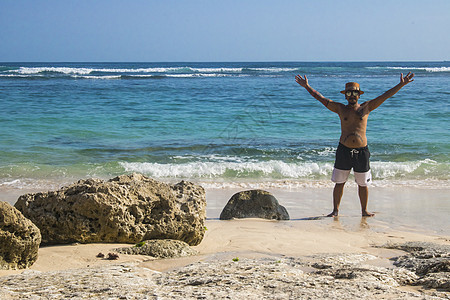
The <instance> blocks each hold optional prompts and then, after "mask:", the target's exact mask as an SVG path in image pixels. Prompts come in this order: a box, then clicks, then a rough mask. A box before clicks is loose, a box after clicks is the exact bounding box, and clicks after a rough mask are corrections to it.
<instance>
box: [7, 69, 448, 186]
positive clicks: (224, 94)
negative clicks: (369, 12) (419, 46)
mask: <svg viewBox="0 0 450 300" xmlns="http://www.w3.org/2000/svg"><path fill="white" fill-rule="evenodd" d="M409 71H411V72H414V73H415V74H416V75H415V81H414V82H412V83H410V84H409V85H407V86H405V87H404V88H403V89H402V90H400V92H398V93H397V94H396V95H395V96H394V97H392V98H390V99H388V100H387V101H386V102H385V103H384V104H383V105H382V106H380V107H379V108H378V109H376V110H374V111H373V112H372V113H371V114H370V116H369V122H368V129H367V137H368V141H369V148H370V150H371V153H372V156H371V167H372V173H373V179H374V184H375V185H377V184H378V185H389V186H391V185H394V186H396V185H401V186H404V185H407V186H417V185H423V186H429V187H441V188H442V187H443V186H447V187H448V183H449V180H450V175H449V174H450V172H449V171H450V156H449V153H450V134H449V124H450V122H449V121H450V114H449V108H450V104H449V98H450V62H316V63H314V62H224V63H218V62H214V63H190V62H179V63H0V126H1V131H0V158H1V159H0V188H14V189H46V188H48V187H52V186H53V185H54V184H61V183H70V182H72V181H74V180H78V179H81V178H88V177H99V178H111V177H113V176H116V175H119V174H124V173H131V172H140V173H143V174H145V175H148V176H150V177H153V178H155V179H159V180H163V181H168V182H175V181H180V180H190V181H194V182H197V183H200V184H203V185H205V186H206V187H236V186H242V185H246V184H247V185H252V184H254V185H260V186H265V185H266V186H280V187H294V186H295V187H298V186H323V185H329V184H331V183H330V181H329V179H330V177H331V171H332V169H333V162H334V152H335V150H336V148H337V145H338V141H339V135H340V124H339V118H338V116H337V115H336V114H334V113H332V112H331V111H329V110H327V109H326V108H325V107H324V106H323V105H322V104H320V103H319V102H318V101H317V100H315V99H314V98H312V97H311V96H310V95H309V94H308V93H307V92H306V90H304V89H303V88H302V87H300V86H299V85H298V84H297V83H296V82H295V79H294V77H295V75H296V74H301V75H304V74H306V75H307V76H308V79H309V83H310V85H311V86H312V87H313V88H315V89H317V90H318V91H319V92H321V93H322V94H323V95H324V96H325V97H328V98H330V99H332V100H334V101H338V102H342V103H346V100H345V97H344V96H343V95H342V94H341V93H339V91H341V90H343V89H344V85H345V83H346V82H348V81H356V82H359V83H360V84H361V89H362V90H364V91H365V94H364V95H362V97H361V99H360V103H362V102H364V101H367V100H370V99H373V98H375V97H377V96H378V95H380V94H382V93H383V92H385V91H386V90H388V89H390V88H391V87H393V86H395V85H396V84H397V83H398V82H399V79H400V73H402V72H403V73H405V74H406V73H408V72H409Z"/></svg>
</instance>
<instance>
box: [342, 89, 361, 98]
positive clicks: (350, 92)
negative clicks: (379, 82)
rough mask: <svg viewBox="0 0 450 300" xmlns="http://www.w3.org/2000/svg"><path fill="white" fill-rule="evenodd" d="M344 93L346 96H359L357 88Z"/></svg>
mask: <svg viewBox="0 0 450 300" xmlns="http://www.w3.org/2000/svg"><path fill="white" fill-rule="evenodd" d="M345 95H347V96H348V97H350V96H351V95H353V96H359V91H358V90H349V91H346V92H345Z"/></svg>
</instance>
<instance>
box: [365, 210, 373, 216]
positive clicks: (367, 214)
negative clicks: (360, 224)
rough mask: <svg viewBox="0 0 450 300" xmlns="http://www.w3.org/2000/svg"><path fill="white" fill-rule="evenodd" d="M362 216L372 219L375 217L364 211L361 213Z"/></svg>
mask: <svg viewBox="0 0 450 300" xmlns="http://www.w3.org/2000/svg"><path fill="white" fill-rule="evenodd" d="M362 216H363V217H373V216H375V214H373V213H370V212H368V211H367V210H366V211H363V212H362Z"/></svg>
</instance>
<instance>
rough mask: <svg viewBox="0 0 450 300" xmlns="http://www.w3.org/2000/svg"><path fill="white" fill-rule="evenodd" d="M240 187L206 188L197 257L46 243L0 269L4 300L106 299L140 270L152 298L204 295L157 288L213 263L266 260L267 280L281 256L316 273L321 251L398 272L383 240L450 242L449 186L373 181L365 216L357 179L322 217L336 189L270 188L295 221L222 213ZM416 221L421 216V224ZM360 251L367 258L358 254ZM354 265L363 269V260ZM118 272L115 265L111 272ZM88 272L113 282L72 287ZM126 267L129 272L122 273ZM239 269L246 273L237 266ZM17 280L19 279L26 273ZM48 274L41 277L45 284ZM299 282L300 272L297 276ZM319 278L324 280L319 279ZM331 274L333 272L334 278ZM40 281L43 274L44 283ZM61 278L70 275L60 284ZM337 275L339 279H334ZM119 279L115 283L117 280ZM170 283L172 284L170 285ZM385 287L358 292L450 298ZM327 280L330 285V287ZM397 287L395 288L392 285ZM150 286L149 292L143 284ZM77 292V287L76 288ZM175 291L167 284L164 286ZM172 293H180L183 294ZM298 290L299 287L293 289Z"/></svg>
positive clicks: (251, 264) (213, 294) (210, 293)
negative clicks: (27, 264)
mask: <svg viewBox="0 0 450 300" xmlns="http://www.w3.org/2000/svg"><path fill="white" fill-rule="evenodd" d="M236 191H238V189H236V190H235V189H209V190H207V193H206V195H207V202H208V206H207V216H208V218H207V221H206V227H207V231H206V235H205V237H204V239H203V241H202V242H201V243H200V244H199V245H198V246H195V247H193V248H194V249H195V250H197V251H198V253H199V254H198V255H196V256H191V257H183V258H174V259H155V258H152V257H149V256H142V255H140V256H139V255H138V256H136V255H124V254H120V255H119V259H118V260H106V259H101V258H97V257H96V255H97V254H98V253H99V252H102V253H104V254H107V253H109V252H113V251H114V249H115V248H118V247H123V246H127V245H123V244H85V245H83V244H72V245H61V246H47V247H41V248H40V250H39V258H38V260H37V261H36V263H35V264H34V265H33V266H32V267H31V268H30V269H28V270H2V271H0V276H1V277H0V282H3V284H2V289H1V290H0V295H3V296H4V297H6V298H5V299H8V297H11V298H13V299H14V297H16V298H17V297H19V296H18V293H19V291H20V292H21V293H22V292H25V293H26V295H29V298H30V299H32V296H33V295H34V296H42V297H45V296H52V297H55V298H58V297H59V298H65V297H67V296H68V295H71V296H73V297H75V298H76V297H79V298H83V297H94V298H96V297H97V298H99V299H101V298H105V299H106V298H108V297H109V298H111V297H115V296H117V295H120V294H121V293H125V290H126V289H127V288H132V287H134V286H135V285H134V284H136V281H135V280H137V279H136V278H138V279H139V280H141V281H142V282H141V281H139V282H141V283H142V284H143V285H144V286H147V288H148V289H150V290H153V291H154V294H151V293H150V294H147V297H148V299H166V298H167V299H177V298H201V297H199V295H200V294H198V295H197V294H196V292H193V291H192V289H191V287H192V286H191V285H187V286H188V287H189V288H187V287H186V289H185V287H183V284H181V283H180V285H177V284H175V283H174V282H172V285H171V284H167V285H166V288H167V290H164V289H162V288H161V282H164V280H168V278H171V277H172V276H175V275H174V274H175V273H176V274H178V275H179V276H181V275H180V274H184V275H183V276H188V275H186V274H187V273H189V274H190V275H189V276H194V275H198V276H200V277H201V278H203V279H205V278H210V277H211V276H213V273H214V269H215V268H219V269H220V270H217V274H219V273H220V274H222V273H223V276H225V275H226V274H225V273H227V272H228V273H229V272H232V273H233V272H234V273H235V274H240V273H239V272H240V271H239V270H234V269H233V270H234V271H233V270H231V271H230V270H229V271H224V270H228V269H227V268H229V267H231V268H236V267H238V266H241V267H242V266H244V265H245V266H246V267H245V268H248V269H251V268H255V267H256V266H260V267H261V268H262V269H260V270H259V269H258V270H255V271H254V272H256V273H258V272H261V274H263V275H264V276H266V277H267V278H268V279H271V278H272V277H271V275H270V274H271V272H274V271H273V270H272V271H270V270H268V269H264V268H265V267H262V266H266V267H268V268H271V267H272V265H273V263H274V262H277V263H281V265H279V266H278V267H279V268H281V269H279V270H278V271H277V272H281V274H290V272H293V269H292V268H294V270H301V272H302V274H303V275H302V276H306V275H308V274H310V273H311V272H312V273H314V272H313V270H314V268H311V267H310V266H311V264H314V262H315V263H316V264H317V261H320V260H321V259H323V257H327V258H328V259H332V260H333V261H336V262H338V261H341V260H342V259H344V260H348V261H349V263H355V257H357V259H356V261H357V262H358V264H359V263H361V260H362V261H364V265H365V268H367V266H370V267H369V268H372V267H373V268H378V269H377V270H379V269H380V268H381V269H383V270H394V269H396V267H394V266H393V262H392V260H391V259H392V258H394V257H398V256H400V255H403V254H404V253H405V252H404V251H401V250H395V249H386V248H380V246H383V245H386V244H396V243H405V242H408V241H420V242H430V243H434V244H440V245H450V235H449V234H448V232H449V231H448V228H449V221H448V219H447V218H446V216H447V215H448V209H449V206H448V205H449V204H448V203H447V202H448V201H446V197H445V196H444V191H445V189H442V190H439V189H420V188H411V187H410V188H376V187H375V188H373V189H372V194H371V197H372V198H371V202H370V207H371V208H372V210H373V211H374V212H375V213H376V214H377V215H376V216H375V217H374V218H362V217H361V216H360V215H359V203H358V202H357V201H358V200H357V196H356V194H354V193H353V192H354V191H353V188H352V187H349V188H348V192H347V193H346V196H344V199H343V202H342V208H341V211H342V215H341V216H340V217H338V218H326V217H323V215H324V214H325V213H326V212H327V211H328V210H329V208H330V203H329V192H330V189H328V188H321V189H318V188H302V189H296V190H295V189H272V190H271V192H273V193H274V195H275V196H276V197H277V198H278V200H279V201H280V204H282V205H284V206H286V208H287V209H288V211H289V213H290V215H291V220H290V221H268V220H262V219H240V220H231V221H222V220H218V215H219V214H220V211H221V209H222V208H223V206H224V205H225V204H226V202H227V201H228V199H229V197H231V195H233V194H234V193H235V192H236ZM394 197H395V199H396V201H393V199H392V198H394ZM424 199H426V200H427V202H426V204H428V205H430V203H431V202H432V201H435V202H439V201H441V202H439V203H434V204H433V205H432V206H431V205H430V206H431V207H434V208H436V207H441V209H439V210H436V209H429V210H427V209H424V208H426V205H425V203H424ZM431 199H432V200H431ZM417 220H420V223H419V222H418V221H417ZM128 246H129V245H128ZM355 255H356V256H355ZM333 257H334V258H333ZM336 257H338V258H336ZM361 257H365V258H364V259H361ZM233 259H234V260H236V259H238V260H239V261H238V262H234V261H233ZM291 260H294V261H295V260H300V261H302V264H300V265H298V266H297V267H295V266H294V265H295V264H294V265H293V263H289V261H291ZM233 263H234V264H233ZM223 264H231V265H229V266H228V265H223ZM282 265H283V266H284V267H283V266H282ZM358 266H359V265H358ZM124 268H125V269H126V270H128V271H127V272H125V273H124V271H123V269H124ZM245 268H244V269H245ZM358 268H361V267H360V266H359V267H358ZM188 270H190V271H188ZM202 270H210V271H208V272H209V273H208V272H207V271H205V272H206V273H205V274H203V275H199V274H201V272H202ZM114 272H118V273H117V274H115V273H114ZM160 272H162V273H160ZM174 272H175V273H174ZM177 272H178V273H177ZM186 272H187V273H186ZM299 272H300V271H299ZM377 272H380V271H377ZM383 272H387V271H383ZM389 272H390V271H389ZM312 273H311V274H312ZM80 274H81V275H80ZM89 274H90V275H89ZM92 274H97V275H96V276H100V277H101V276H105V277H104V278H103V279H102V280H100V279H99V280H100V281H101V282H102V284H105V282H110V284H111V285H113V286H109V285H108V284H106V285H108V287H107V288H106V290H105V292H104V293H101V292H98V291H97V292H93V289H94V290H95V289H96V286H98V284H100V283H95V282H96V281H95V280H94V281H92V282H91V283H88V281H86V282H85V283H83V284H81V283H80V280H81V279H77V280H76V282H78V283H77V284H81V286H84V289H85V290H84V292H83V293H81V294H77V293H79V289H80V288H73V287H70V285H71V284H70V282H72V281H73V280H75V278H77V277H79V276H81V277H83V278H85V277H86V276H87V277H89V276H92ZM101 274H103V275H101ZM114 274H115V275H114ZM124 274H125V275H126V276H129V277H126V278H125V277H124V278H122V276H123V275H124ZM258 274H259V273H258ZM383 274H384V273H383ZM178 275H176V276H178ZM263 275H261V276H263ZM61 276H62V277H61ZM110 276H112V278H116V277H117V278H122V280H121V284H120V285H117V283H114V282H116V281H114V280H112V281H109V279H108V278H110ZM130 276H131V277H130ZM155 276H159V277H158V278H159V279H155V278H156V277H155ZM214 276H216V275H214ZM217 276H219V275H217ZM227 276H228V275H227ZM236 276H238V275H236ZM239 276H244V275H242V274H241V275H239ZM255 276H256V275H255ZM258 276H259V275H258ZM296 276H297V275H296ZM100 277H99V278H100ZM244 277H245V276H244ZM244 277H242V278H244ZM20 278H22V279H21V280H22V281H21V280H20ZM43 278H45V280H44V281H45V283H44V281H43ZM49 278H59V279H58V282H53V281H52V279H49ZM211 278H212V277H211ZM245 278H247V277H245ZM302 278H303V277H302ZM389 278H390V277H389ZM222 279H223V278H222ZM222 279H217V278H216V279H215V280H216V281H217V280H218V281H220V282H222ZM272 279H273V278H272ZM272 279H271V280H272ZM23 280H26V281H27V282H28V284H26V285H22V284H19V282H23ZM223 280H224V279H223ZM274 280H275V279H274ZM296 280H300V279H298V278H297V279H296ZM305 280H306V279H305ZM315 280H319V281H320V280H325V279H317V278H316V279H315ZM328 280H330V279H329V278H328ZM244 281H245V280H244ZM244 281H243V282H242V284H243V286H246V284H247V283H245V282H244ZM14 282H15V283H14ZM33 282H34V283H33ZM38 282H41V284H39V283H38ZM64 282H66V283H65V284H64ZM127 282H128V283H127ZM132 282H135V283H132ZM277 282H278V281H277ZM333 282H334V284H337V281H336V280H334V281H333ZM252 284H253V283H252ZM114 285H116V288H115V287H114ZM36 286H40V288H39V289H40V290H41V292H36V293H35V291H34V290H35V289H36ZM62 286H65V287H62ZM170 286H172V287H171V288H170V289H169V287H170ZM275 286H276V287H275V288H274V289H275V290H277V289H281V290H282V289H285V287H281V286H279V285H277V284H275ZM387 286H389V288H388V290H386V291H384V292H383V293H381V294H380V295H379V297H378V296H376V293H374V292H370V291H369V293H368V294H367V295H366V294H364V295H365V296H364V295H362V298H363V299H366V298H367V299H369V298H370V297H372V296H374V295H375V296H374V297H375V298H380V299H386V297H387V296H386V295H389V294H392V293H393V294H392V295H397V296H398V297H400V298H401V297H403V298H405V297H406V298H410V297H411V298H414V297H416V296H417V297H425V298H426V297H438V298H435V299H446V297H447V299H448V297H450V295H449V293H448V292H445V291H444V292H442V291H433V290H426V291H425V290H420V289H419V288H418V287H410V289H411V290H408V289H406V290H405V287H398V286H396V285H395V284H390V285H389V284H388V285H387ZM141 287H142V285H141ZM248 287H250V286H248ZM329 287H330V288H331V287H332V285H330V286H329ZM291 288H292V291H291V292H292V293H291V294H290V295H303V296H305V297H306V295H307V294H305V292H301V293H300V292H299V291H300V290H298V291H297V290H296V288H295V287H294V286H291ZM384 288H387V287H384ZM391 288H392V289H394V290H395V291H394V292H393V291H392V290H391ZM148 289H147V290H146V291H147V292H148ZM155 289H156V290H158V289H159V290H160V292H161V293H163V294H161V293H158V292H156V290H155ZM319 289H321V290H322V291H323V292H325V291H326V289H324V288H319ZM348 289H351V288H348ZM75 290H77V291H78V292H77V293H75V292H74V291H75ZM169 290H170V292H168V291H169ZM263 290H264V289H263ZM263 290H261V291H255V292H254V293H253V294H252V293H247V294H246V293H243V292H242V291H240V292H239V291H237V290H233V291H231V290H230V291H229V293H230V295H231V296H232V298H234V299H239V298H242V297H250V299H252V297H263V298H276V297H271V296H269V294H267V293H266V292H263ZM106 291H108V292H106ZM163 291H165V292H163ZM174 291H179V293H176V292H174ZM197 291H203V292H202V293H203V294H201V295H203V296H202V297H206V299H212V298H217V297H218V298H221V297H222V296H223V298H225V295H226V293H225V292H224V291H226V289H224V288H223V287H220V288H217V289H216V290H214V289H212V290H211V287H210V286H209V287H208V288H206V289H204V290H202V284H199V286H198V289H197ZM296 291H297V292H299V293H300V294H296V293H297V292H296ZM347 292H349V291H347ZM347 292H346V291H345V290H342V291H341V293H347ZM2 293H3V294H2ZM27 293H28V294H27ZM136 293H137V294H136ZM142 293H144V294H145V293H146V292H145V291H144V290H142V289H137V290H136V291H135V293H131V294H130V296H129V298H124V299H134V297H137V295H141V294H142ZM222 293H225V294H222ZM349 293H350V292H349ZM404 293H406V294H404ZM408 293H412V294H408ZM433 293H434V294H433ZM77 295H78V296H77ZM152 295H153V296H152ZM201 295H200V296H201ZM233 295H234V297H233ZM317 295H319V294H317ZM333 295H334V296H333ZM333 295H331V296H329V297H330V298H329V299H333V298H334V297H335V296H336V295H335V294H333ZM433 295H434V296H433ZM303 296H302V297H303ZM369 296H370V297H369ZM280 297H281V296H280ZM281 298H283V297H281ZM281 298H280V299H281ZM313 298H315V297H313ZM347 298H349V299H351V298H352V296H351V293H350V294H348V297H347ZM394 298H395V297H394ZM406 298H405V299H406ZM17 299H18V298H17ZM430 299H433V298H430Z"/></svg>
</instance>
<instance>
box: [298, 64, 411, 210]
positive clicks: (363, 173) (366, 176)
mask: <svg viewBox="0 0 450 300" xmlns="http://www.w3.org/2000/svg"><path fill="white" fill-rule="evenodd" d="M413 77H414V73H413V74H411V72H409V73H408V75H406V76H404V77H403V73H402V74H401V75H400V83H399V84H397V85H396V86H394V87H393V88H391V89H390V90H388V91H387V92H385V93H384V94H383V95H381V96H378V97H377V98H375V99H373V100H369V101H366V102H364V103H362V104H359V103H358V100H359V98H360V96H361V95H362V94H364V92H363V91H361V90H360V88H359V84H358V83H356V82H348V83H347V84H346V85H345V90H343V91H341V93H342V94H345V99H347V101H348V104H347V105H344V104H342V103H337V102H334V101H332V100H330V99H327V98H325V97H324V96H322V95H321V94H320V93H319V92H317V91H316V90H314V89H313V88H311V86H310V85H309V83H308V78H306V75H305V76H304V78H303V77H302V76H300V75H297V76H295V81H296V82H297V83H298V84H299V85H301V86H302V87H304V88H305V89H306V90H307V91H308V92H309V93H310V94H311V96H313V97H314V98H316V99H317V100H319V101H320V102H321V103H322V104H323V105H325V107H326V108H328V109H329V110H331V111H332V112H335V113H337V114H338V115H339V118H340V119H341V137H340V139H339V146H338V148H337V150H336V161H335V164H334V169H333V174H332V176H331V180H332V181H333V182H335V186H334V190H333V211H332V212H331V213H330V214H329V215H328V217H332V216H338V214H339V204H340V203H341V198H342V194H343V192H344V185H345V182H346V181H347V178H348V175H349V174H350V170H351V169H353V172H354V174H355V181H356V183H357V184H358V195H359V200H360V202H361V211H362V215H363V216H365V217H371V216H374V214H373V213H370V212H368V211H367V202H368V198H369V192H368V185H369V184H370V183H371V180H372V177H371V172H370V166H369V157H370V153H369V149H368V147H367V138H366V127H367V119H368V117H369V113H370V112H371V111H372V110H374V109H375V108H377V107H378V106H380V105H381V104H382V103H383V102H384V101H386V99H388V98H390V97H392V96H393V95H395V94H396V93H397V92H398V91H399V90H400V89H401V88H402V87H404V86H405V85H407V84H408V83H410V82H412V81H414V79H412V78H413Z"/></svg>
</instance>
